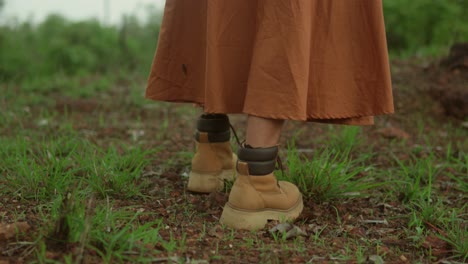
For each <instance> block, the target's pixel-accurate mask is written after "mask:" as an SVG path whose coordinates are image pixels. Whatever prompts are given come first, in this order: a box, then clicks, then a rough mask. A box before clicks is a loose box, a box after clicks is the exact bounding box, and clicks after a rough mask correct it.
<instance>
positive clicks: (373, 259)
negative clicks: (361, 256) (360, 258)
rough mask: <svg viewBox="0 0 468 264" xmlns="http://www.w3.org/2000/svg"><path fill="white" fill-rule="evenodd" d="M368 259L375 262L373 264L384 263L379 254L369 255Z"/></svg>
mask: <svg viewBox="0 0 468 264" xmlns="http://www.w3.org/2000/svg"><path fill="white" fill-rule="evenodd" d="M369 261H371V262H372V263H375V264H384V261H383V259H382V257H381V256H379V255H372V256H369Z"/></svg>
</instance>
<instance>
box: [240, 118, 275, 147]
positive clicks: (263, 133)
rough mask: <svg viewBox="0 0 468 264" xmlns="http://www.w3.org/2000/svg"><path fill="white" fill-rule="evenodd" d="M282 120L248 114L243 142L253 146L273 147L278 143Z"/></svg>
mask: <svg viewBox="0 0 468 264" xmlns="http://www.w3.org/2000/svg"><path fill="white" fill-rule="evenodd" d="M283 124H284V120H280V119H267V118H261V117H256V116H252V115H249V117H248V119H247V133H246V137H245V144H247V145H249V146H251V147H253V148H266V147H273V146H276V145H277V144H278V140H279V138H280V135H281V129H282V128H283Z"/></svg>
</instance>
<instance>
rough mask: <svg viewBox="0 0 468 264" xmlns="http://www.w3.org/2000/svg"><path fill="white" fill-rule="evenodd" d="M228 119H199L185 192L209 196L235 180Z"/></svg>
mask: <svg viewBox="0 0 468 264" xmlns="http://www.w3.org/2000/svg"><path fill="white" fill-rule="evenodd" d="M229 129H230V124H229V118H228V117H227V116H226V115H202V116H201V117H200V118H199V119H198V122H197V132H196V133H195V141H196V151H195V155H194V157H193V159H192V170H191V172H190V174H189V181H188V186H187V189H188V190H189V191H192V192H199V193H211V192H216V191H220V190H222V189H223V187H224V180H234V179H235V177H236V170H235V164H236V162H237V156H236V154H234V153H233V152H232V148H231V143H230V138H231V131H230V130H229Z"/></svg>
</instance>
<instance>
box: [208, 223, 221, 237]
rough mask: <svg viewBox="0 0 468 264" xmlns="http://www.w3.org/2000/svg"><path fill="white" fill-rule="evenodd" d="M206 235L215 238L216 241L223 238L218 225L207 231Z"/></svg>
mask: <svg viewBox="0 0 468 264" xmlns="http://www.w3.org/2000/svg"><path fill="white" fill-rule="evenodd" d="M208 235H209V236H211V237H216V238H218V239H223V238H224V232H223V229H222V228H221V226H220V225H215V226H214V227H213V228H211V229H210V230H209V231H208Z"/></svg>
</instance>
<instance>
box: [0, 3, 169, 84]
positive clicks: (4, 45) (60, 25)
mask: <svg viewBox="0 0 468 264" xmlns="http://www.w3.org/2000/svg"><path fill="white" fill-rule="evenodd" d="M152 11H153V12H156V11H155V10H154V9H152ZM159 17H160V14H154V19H149V20H148V21H147V22H145V23H142V22H141V21H139V20H138V19H137V18H136V17H134V16H125V17H124V18H123V19H122V23H121V25H120V26H118V27H117V26H106V25H103V24H101V23H100V22H98V21H97V20H86V21H80V22H72V21H69V20H67V19H66V18H64V17H62V16H59V15H50V16H48V17H47V18H46V19H45V21H43V22H41V23H40V24H38V25H34V24H32V23H30V22H20V23H17V22H16V23H11V24H8V25H3V26H0V80H3V81H18V80H24V79H35V78H38V77H42V76H51V75H56V74H59V75H65V76H84V75H88V74H106V73H116V72H121V71H132V72H138V71H144V73H145V74H146V73H147V72H148V71H149V67H150V65H151V62H152V59H153V54H154V50H155V48H156V42H157V36H158V34H159V20H160V19H159Z"/></svg>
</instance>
